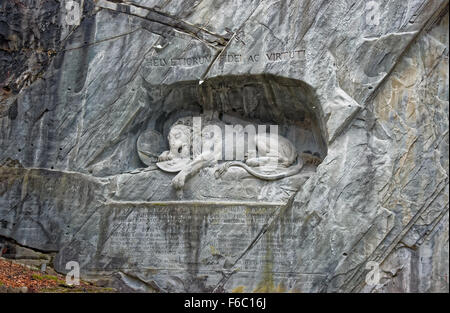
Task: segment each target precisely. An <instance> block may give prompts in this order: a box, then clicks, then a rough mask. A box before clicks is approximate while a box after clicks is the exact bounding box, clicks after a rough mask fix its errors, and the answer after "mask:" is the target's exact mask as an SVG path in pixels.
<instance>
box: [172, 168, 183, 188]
mask: <svg viewBox="0 0 450 313" xmlns="http://www.w3.org/2000/svg"><path fill="white" fill-rule="evenodd" d="M185 182H186V175H185V174H183V173H182V172H180V173H178V174H177V176H175V177H174V178H173V179H172V186H173V187H175V189H183V187H184V183H185Z"/></svg>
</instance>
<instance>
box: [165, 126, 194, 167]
mask: <svg viewBox="0 0 450 313" xmlns="http://www.w3.org/2000/svg"><path fill="white" fill-rule="evenodd" d="M167 139H168V141H169V147H170V153H171V154H172V156H173V157H174V158H180V159H188V158H190V157H191V146H192V127H189V126H186V125H182V124H177V125H174V126H172V128H171V129H170V131H169V135H168V136H167Z"/></svg>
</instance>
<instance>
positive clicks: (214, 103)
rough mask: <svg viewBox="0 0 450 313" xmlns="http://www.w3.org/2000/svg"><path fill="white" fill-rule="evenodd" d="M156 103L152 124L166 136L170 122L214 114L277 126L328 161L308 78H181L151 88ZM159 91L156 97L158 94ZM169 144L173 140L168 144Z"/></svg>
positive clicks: (322, 124) (234, 121)
mask: <svg viewBox="0 0 450 313" xmlns="http://www.w3.org/2000/svg"><path fill="white" fill-rule="evenodd" d="M146 88H147V90H148V92H149V94H151V95H153V96H150V99H152V100H153V103H150V104H149V105H151V106H152V107H154V109H152V112H153V114H152V115H151V116H149V117H148V121H147V127H146V128H145V129H146V130H148V129H153V130H156V131H158V132H160V133H161V134H162V135H163V138H164V139H165V140H166V137H167V134H168V132H169V129H170V126H172V125H173V123H174V122H175V121H176V120H177V119H179V118H181V117H185V116H200V115H204V114H206V113H207V112H214V113H215V114H217V115H218V117H219V118H220V119H221V120H222V121H223V122H224V123H226V124H232V125H236V124H239V123H242V124H246V123H251V124H255V125H277V126H278V131H279V134H280V135H282V136H284V137H286V138H288V139H289V140H290V141H291V142H292V143H293V144H294V145H295V147H296V148H297V151H298V152H300V153H302V152H306V153H310V154H312V155H315V156H317V157H318V158H320V159H321V160H323V159H324V158H325V156H326V154H327V143H326V139H325V138H327V134H326V127H325V120H324V114H323V111H322V106H321V105H320V103H319V101H318V98H317V96H316V94H315V91H314V89H313V88H312V87H311V86H309V85H308V84H306V83H305V82H303V81H299V80H295V79H290V78H285V77H280V76H274V75H239V76H219V77H215V78H211V79H208V80H206V81H204V82H202V83H201V84H199V82H198V81H187V82H179V83H175V84H171V85H164V86H152V85H150V84H149V85H147V86H146ZM155 95H156V96H155ZM166 145H167V142H166Z"/></svg>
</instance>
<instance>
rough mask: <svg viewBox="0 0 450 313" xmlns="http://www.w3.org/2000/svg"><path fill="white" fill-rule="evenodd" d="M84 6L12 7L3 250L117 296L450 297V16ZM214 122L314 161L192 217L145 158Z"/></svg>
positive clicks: (437, 3) (195, 188)
mask: <svg viewBox="0 0 450 313" xmlns="http://www.w3.org/2000/svg"><path fill="white" fill-rule="evenodd" d="M77 2H80V3H81V4H82V11H83V14H82V19H81V23H80V25H68V24H67V22H66V15H67V9H66V8H65V5H64V4H65V1H59V2H58V1H44V0H17V1H6V2H2V3H0V62H1V63H0V64H1V68H2V70H1V71H0V87H1V88H2V94H1V95H0V97H1V98H0V147H1V149H0V164H1V167H0V236H3V237H5V238H10V239H12V240H14V241H15V242H17V243H18V244H20V245H21V246H23V247H28V248H32V249H37V250H39V251H48V252H54V253H56V257H55V260H54V265H55V268H56V269H57V270H58V271H60V272H64V271H66V269H65V264H66V263H67V262H68V261H72V260H74V261H78V262H79V263H80V265H81V274H82V275H84V276H91V277H98V276H102V275H103V276H107V278H106V280H111V281H113V284H114V286H116V287H119V288H121V289H122V290H135V291H145V292H183V291H195V292H197V291H215V292H222V291H226V292H229V291H246V292H252V291H270V292H272V291H273V292H288V291H293V292H417V291H418V292H442V291H446V292H448V291H449V283H448V259H449V251H448V197H449V190H448V186H449V184H448V174H449V150H448V145H449V137H448V136H449V134H448V129H449V127H448V116H449V112H448V108H449V106H448V103H449V102H448V101H449V96H448V95H449V89H448V86H449V79H448V1H441V0H411V1H381V0H380V1H375V3H376V4H378V5H379V8H378V10H377V9H375V8H374V7H373V6H368V4H367V3H368V2H366V1H361V2H353V1H344V0H342V1H321V0H317V1H240V0H238V1H213V0H203V1H199V0H197V1H156V0H132V1H106V0H98V1H91V0H84V1H77ZM377 14H378V15H377ZM19 20H20V21H21V22H20V23H19ZM375 21H376V22H375ZM209 112H216V113H218V116H219V118H220V119H221V120H222V121H223V122H224V123H228V124H236V123H244V122H245V123H253V124H277V125H279V127H280V134H281V135H283V136H285V137H286V138H287V139H289V140H290V141H291V142H292V143H293V144H294V146H295V147H296V149H297V151H298V152H299V153H303V152H305V153H307V154H310V155H314V156H316V157H317V159H318V160H319V161H318V162H316V163H314V164H309V165H308V166H307V167H305V168H304V169H303V171H302V172H300V174H298V175H297V176H291V177H287V178H284V179H281V180H277V181H264V180H259V179H257V178H255V177H251V176H250V175H247V174H246V173H245V172H244V171H243V170H241V169H239V168H231V169H230V173H226V174H225V175H224V176H223V177H221V178H220V179H219V178H215V176H214V170H215V169H214V168H209V167H207V168H203V169H202V170H201V171H200V172H199V173H198V174H197V175H194V176H192V177H191V178H190V179H189V180H187V181H186V185H185V186H184V193H183V195H182V197H181V198H180V195H179V194H177V191H176V190H175V189H174V188H173V186H172V184H171V182H172V179H173V178H174V176H175V174H172V173H166V172H164V171H161V170H160V169H159V168H158V167H157V166H156V165H155V164H154V162H155V160H152V159H151V158H150V159H148V160H147V159H144V160H143V158H142V155H141V158H140V155H139V153H141V152H142V151H144V152H145V151H150V152H151V153H153V156H152V157H153V158H154V159H156V157H155V155H158V154H159V153H161V152H162V150H167V149H168V147H167V144H168V143H167V140H166V137H167V135H168V133H169V130H170V128H171V127H172V125H173V124H174V122H176V121H177V120H178V119H179V118H181V117H186V116H200V115H202V116H203V115H205V114H209ZM149 132H150V133H154V132H158V133H160V134H161V136H162V138H163V139H162V141H163V142H158V147H155V150H152V149H150V150H148V149H149V147H148V146H146V145H145V143H143V144H138V139H139V138H144V139H145V138H148V137H145V136H144V135H142V134H148V133H149ZM158 140H159V139H158ZM155 141H157V140H156V139H155ZM164 145H166V147H162V146H164ZM138 152H139V153H138ZM143 161H144V163H143ZM319 163H320V164H319ZM149 164H150V165H149ZM371 261H372V262H377V264H379V266H380V269H381V279H380V281H379V283H378V284H377V285H370V284H368V283H367V279H366V278H367V275H368V273H369V271H370V269H369V268H368V267H367V264H369V262H371Z"/></svg>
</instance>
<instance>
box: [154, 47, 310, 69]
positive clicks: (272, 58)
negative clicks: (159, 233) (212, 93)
mask: <svg viewBox="0 0 450 313" xmlns="http://www.w3.org/2000/svg"><path fill="white" fill-rule="evenodd" d="M304 55H305V50H292V51H276V52H265V53H262V54H259V53H256V54H250V55H243V54H234V53H227V54H223V55H219V56H218V59H217V61H218V62H219V63H240V64H244V63H258V62H278V61H291V60H299V59H302V58H303V57H304ZM213 60H214V57H213V56H211V55H201V56H193V57H187V58H152V59H151V60H150V62H149V64H150V65H151V66H153V67H167V66H181V67H189V66H198V65H203V64H210V63H211V62H212V61H213Z"/></svg>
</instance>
